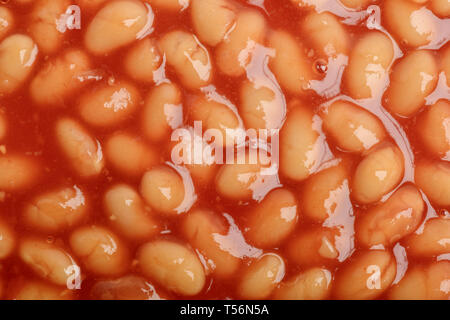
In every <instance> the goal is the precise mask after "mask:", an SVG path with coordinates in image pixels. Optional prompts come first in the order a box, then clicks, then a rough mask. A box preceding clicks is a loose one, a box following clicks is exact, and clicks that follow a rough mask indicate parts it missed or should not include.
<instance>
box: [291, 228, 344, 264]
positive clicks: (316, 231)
mask: <svg viewBox="0 0 450 320" xmlns="http://www.w3.org/2000/svg"><path fill="white" fill-rule="evenodd" d="M339 235H340V234H339V231H338V230H337V229H335V228H334V229H330V228H325V227H313V228H311V229H308V230H302V231H301V232H298V234H296V236H295V237H294V238H293V239H292V240H290V241H289V242H288V244H287V252H288V255H289V258H290V259H291V261H293V262H294V263H295V264H296V265H298V266H302V267H312V266H317V265H333V264H335V263H336V262H337V258H338V257H339V253H340V252H339V250H338V248H337V240H336V239H337V238H338V236H339Z"/></svg>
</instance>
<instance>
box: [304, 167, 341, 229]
mask: <svg viewBox="0 0 450 320" xmlns="http://www.w3.org/2000/svg"><path fill="white" fill-rule="evenodd" d="M349 178H350V177H349V170H348V168H347V166H346V164H345V163H342V161H341V162H340V163H339V164H337V165H334V166H331V167H329V168H326V169H324V170H322V171H319V172H317V173H316V174H314V175H312V176H311V177H310V178H309V179H308V180H306V182H305V185H304V188H303V192H302V193H301V204H302V205H301V207H302V210H303V212H302V213H303V214H304V215H305V216H306V217H308V218H309V219H311V220H313V221H315V222H324V221H325V220H326V219H328V218H329V217H331V216H333V215H334V214H336V213H339V212H340V210H345V209H346V208H345V207H343V206H345V205H344V203H348V202H349V201H350V200H349Z"/></svg>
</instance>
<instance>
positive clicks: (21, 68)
mask: <svg viewBox="0 0 450 320" xmlns="http://www.w3.org/2000/svg"><path fill="white" fill-rule="evenodd" d="M38 51H39V50H38V47H37V46H36V44H35V43H34V41H33V39H31V38H30V37H29V36H26V35H23V34H14V35H11V36H9V37H7V38H5V39H4V40H3V41H2V42H1V43H0V94H10V93H12V92H14V91H15V90H17V89H18V88H19V87H20V86H21V85H22V83H24V81H25V80H26V79H27V78H28V76H29V75H30V73H31V71H32V70H33V68H34V65H35V64H36V60H37V56H38Z"/></svg>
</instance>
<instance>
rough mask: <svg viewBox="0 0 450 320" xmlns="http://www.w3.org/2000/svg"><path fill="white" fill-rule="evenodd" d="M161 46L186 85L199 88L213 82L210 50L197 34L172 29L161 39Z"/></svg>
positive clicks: (190, 87) (170, 63) (168, 60)
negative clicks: (199, 39)
mask: <svg viewBox="0 0 450 320" xmlns="http://www.w3.org/2000/svg"><path fill="white" fill-rule="evenodd" d="M159 46H160V48H161V51H162V52H164V53H165V55H166V58H167V62H168V63H169V65H171V66H172V67H173V68H174V69H175V71H176V73H177V75H178V77H179V79H180V81H181V83H182V84H183V85H184V86H185V87H187V88H189V89H198V88H200V87H203V86H206V85H208V84H209V83H210V82H211V78H212V66H211V61H210V57H209V52H208V50H207V49H206V48H205V47H204V46H203V45H202V44H201V43H200V42H199V41H198V39H197V37H196V36H195V35H193V34H191V33H188V32H186V31H182V30H176V31H172V32H169V33H167V34H165V35H164V36H163V37H162V38H161V39H160V40H159Z"/></svg>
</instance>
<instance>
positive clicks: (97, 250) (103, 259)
mask: <svg viewBox="0 0 450 320" xmlns="http://www.w3.org/2000/svg"><path fill="white" fill-rule="evenodd" d="M69 243H70V247H71V248H72V250H73V252H74V254H75V255H76V256H78V257H79V258H80V260H81V261H82V262H83V265H84V266H85V267H86V269H87V270H88V271H90V272H93V273H95V274H98V275H104V276H113V275H118V274H122V273H124V272H125V271H127V269H128V267H129V265H130V255H129V252H128V248H127V247H126V246H125V244H124V243H123V242H122V241H121V240H120V239H119V238H118V237H117V236H116V235H115V234H113V233H112V232H111V231H109V230H108V229H105V228H103V227H98V226H89V227H81V228H78V229H77V230H75V231H74V232H73V233H72V234H71V235H70V238H69Z"/></svg>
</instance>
